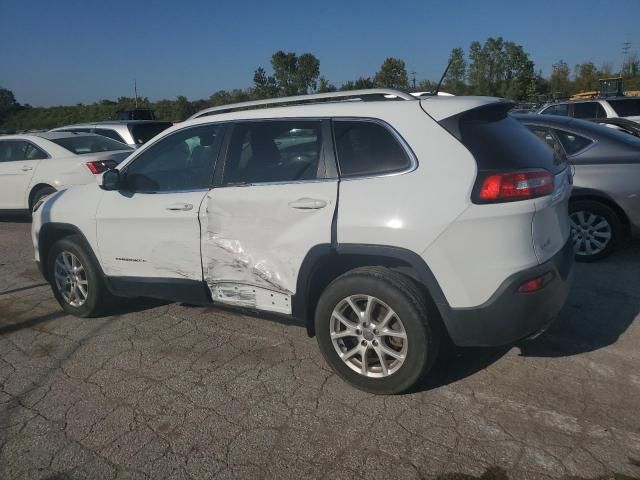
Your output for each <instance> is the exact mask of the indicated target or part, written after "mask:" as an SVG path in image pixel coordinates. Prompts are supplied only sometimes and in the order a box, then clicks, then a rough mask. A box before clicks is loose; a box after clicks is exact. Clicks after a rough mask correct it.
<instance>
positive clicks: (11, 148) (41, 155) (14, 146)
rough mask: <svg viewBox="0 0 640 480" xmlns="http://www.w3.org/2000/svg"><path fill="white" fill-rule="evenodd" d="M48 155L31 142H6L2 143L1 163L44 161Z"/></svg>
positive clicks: (0, 148) (0, 151)
mask: <svg viewBox="0 0 640 480" xmlns="http://www.w3.org/2000/svg"><path fill="white" fill-rule="evenodd" d="M47 157H48V155H47V154H46V153H45V152H44V151H43V150H41V149H40V148H38V147H36V146H35V145H33V144H32V143H30V142H24V141H20V140H5V141H2V142H0V162H17V161H24V160H42V159H45V158H47Z"/></svg>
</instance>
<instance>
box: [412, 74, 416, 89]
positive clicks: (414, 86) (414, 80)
mask: <svg viewBox="0 0 640 480" xmlns="http://www.w3.org/2000/svg"><path fill="white" fill-rule="evenodd" d="M411 77H412V78H411V83H413V90H415V89H416V72H415V70H414V71H413V72H411Z"/></svg>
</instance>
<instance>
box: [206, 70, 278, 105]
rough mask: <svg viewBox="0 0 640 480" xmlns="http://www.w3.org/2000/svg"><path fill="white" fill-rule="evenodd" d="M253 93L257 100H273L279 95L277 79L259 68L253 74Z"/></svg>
mask: <svg viewBox="0 0 640 480" xmlns="http://www.w3.org/2000/svg"><path fill="white" fill-rule="evenodd" d="M221 91H224V90H221ZM253 93H254V96H255V97H256V98H271V97H275V96H277V95H278V86H277V85H276V79H275V78H273V77H271V76H268V75H267V72H265V70H264V68H262V67H258V68H257V69H256V71H255V72H254V73H253ZM214 95H215V94H214Z"/></svg>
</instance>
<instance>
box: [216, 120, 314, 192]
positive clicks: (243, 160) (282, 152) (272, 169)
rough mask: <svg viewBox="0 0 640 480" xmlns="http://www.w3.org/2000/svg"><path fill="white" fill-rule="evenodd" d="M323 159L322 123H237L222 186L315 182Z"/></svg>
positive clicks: (301, 121)
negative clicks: (301, 181) (300, 181)
mask: <svg viewBox="0 0 640 480" xmlns="http://www.w3.org/2000/svg"><path fill="white" fill-rule="evenodd" d="M321 158H322V122H320V121H307V120H300V121H293V120H287V121H276V120H273V121H266V122H246V123H237V124H235V125H234V127H233V134H232V135H231V141H230V143H229V150H228V154H227V161H226V163H225V167H224V174H223V183H225V184H242V183H268V182H293V181H299V180H313V179H316V178H317V176H318V166H319V163H320V161H321Z"/></svg>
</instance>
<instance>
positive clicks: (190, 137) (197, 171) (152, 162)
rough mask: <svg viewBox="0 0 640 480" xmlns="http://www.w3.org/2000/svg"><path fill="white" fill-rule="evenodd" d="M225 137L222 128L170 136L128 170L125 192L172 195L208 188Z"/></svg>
mask: <svg viewBox="0 0 640 480" xmlns="http://www.w3.org/2000/svg"><path fill="white" fill-rule="evenodd" d="M221 137H222V126H221V125H203V126H198V127H193V128H187V129H184V130H180V131H178V132H176V133H173V134H171V135H168V136H167V137H165V138H163V139H162V140H160V141H159V142H157V143H156V144H154V145H151V146H150V147H149V148H148V149H146V150H145V151H144V152H142V153H141V154H140V155H138V156H137V157H136V158H135V159H133V160H132V161H131V163H130V164H129V165H127V166H126V167H125V168H124V170H123V185H124V189H125V190H130V191H134V192H169V191H184V190H187V191H188V190H200V189H204V188H208V187H209V186H210V184H211V177H212V173H213V167H214V163H215V160H216V157H217V154H218V150H219V144H220V142H221V140H222V139H221Z"/></svg>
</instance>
